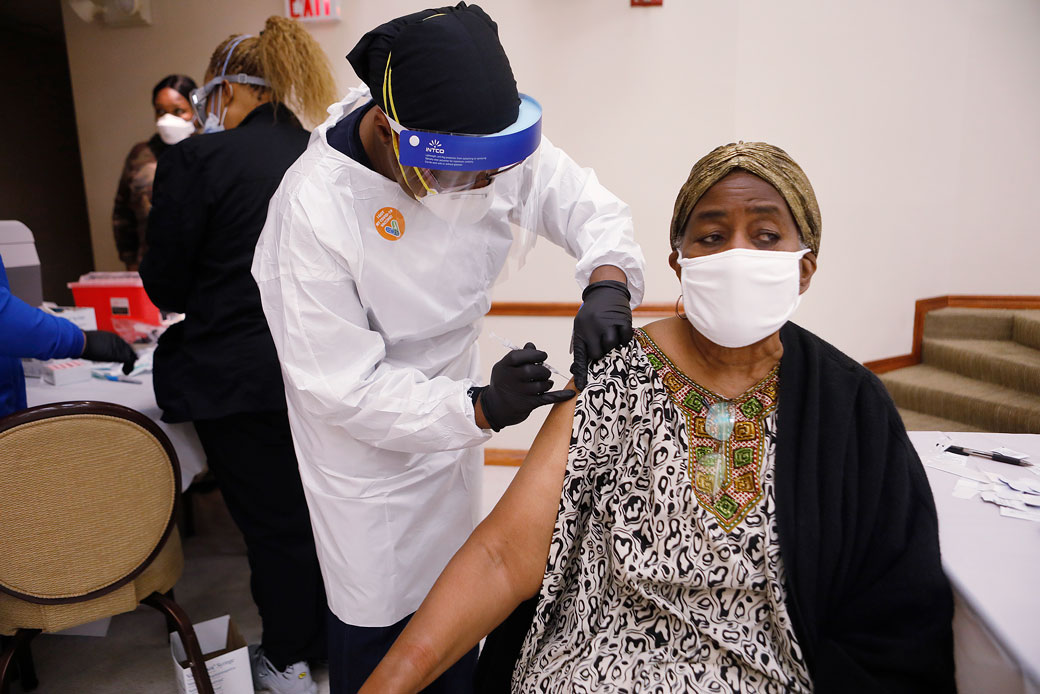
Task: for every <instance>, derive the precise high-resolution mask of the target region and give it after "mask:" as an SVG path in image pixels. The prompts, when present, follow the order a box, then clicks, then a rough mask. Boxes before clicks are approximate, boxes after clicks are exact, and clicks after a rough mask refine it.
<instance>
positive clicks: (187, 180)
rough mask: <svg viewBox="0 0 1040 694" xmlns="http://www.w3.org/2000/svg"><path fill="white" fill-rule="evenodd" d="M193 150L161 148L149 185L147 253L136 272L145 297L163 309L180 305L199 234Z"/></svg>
mask: <svg viewBox="0 0 1040 694" xmlns="http://www.w3.org/2000/svg"><path fill="white" fill-rule="evenodd" d="M193 154H194V153H193V152H189V148H187V147H185V146H184V144H182V145H180V146H178V147H174V148H172V149H170V150H168V151H167V152H165V153H164V154H163V156H162V157H161V160H160V162H159V165H158V167H157V169H156V173H155V182H154V183H153V187H152V207H151V212H150V213H149V215H148V230H147V240H148V252H147V253H146V254H145V257H144V259H143V260H142V261H141V270H140V272H141V279H142V281H143V282H144V286H145V290H146V291H147V292H148V296H149V298H150V299H151V300H152V302H153V303H154V304H155V305H156V306H158V307H159V308H161V309H163V310H166V311H180V312H183V311H184V310H185V308H186V306H185V302H186V301H187V296H188V292H189V289H190V287H191V286H192V285H193V284H194V270H195V259H196V256H197V254H198V250H199V248H200V247H201V245H202V243H203V240H204V239H205V230H206V224H207V218H206V217H207V213H208V211H207V207H206V204H205V188H206V184H205V181H204V175H203V172H202V171H201V164H200V162H199V160H198V159H197V157H195V156H192V155H193Z"/></svg>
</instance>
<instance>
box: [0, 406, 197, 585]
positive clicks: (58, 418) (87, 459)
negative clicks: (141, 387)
mask: <svg viewBox="0 0 1040 694" xmlns="http://www.w3.org/2000/svg"><path fill="white" fill-rule="evenodd" d="M179 480H180V470H179V466H178V463H177V455H176V453H175V452H174V449H173V445H172V444H171V443H170V440H169V439H168V438H167V437H166V434H164V433H163V431H162V430H161V429H160V428H159V427H158V426H157V425H156V424H155V422H153V421H151V420H150V419H148V418H147V417H145V416H144V415H142V414H141V413H139V412H137V411H135V410H132V409H130V408H128V407H123V406H122V405H115V404H112V403H102V402H63V403H54V404H51V405H41V406H40V407H32V408H29V409H27V410H22V411H21V412H16V413H15V414H12V415H9V416H8V417H5V418H3V419H0V548H2V550H0V590H2V591H4V592H6V593H9V594H11V595H13V596H15V597H17V598H20V599H22V600H26V601H28V602H34V603H40V604H54V603H71V602H79V601H82V600H89V599H91V598H94V597H98V596H100V595H104V594H106V593H109V592H111V591H113V590H116V589H117V588H119V587H121V586H123V585H125V584H126V583H127V582H129V581H131V580H133V579H134V578H135V577H136V576H137V575H138V574H140V573H141V572H142V571H143V570H144V569H145V568H146V567H147V566H148V564H149V563H151V561H152V560H153V559H154V558H155V556H156V555H157V554H158V552H159V550H161V549H162V546H163V544H164V543H165V542H166V539H167V537H168V536H169V533H170V531H171V528H172V527H173V523H174V514H175V512H176V505H177V503H178V487H177V484H178V481H179Z"/></svg>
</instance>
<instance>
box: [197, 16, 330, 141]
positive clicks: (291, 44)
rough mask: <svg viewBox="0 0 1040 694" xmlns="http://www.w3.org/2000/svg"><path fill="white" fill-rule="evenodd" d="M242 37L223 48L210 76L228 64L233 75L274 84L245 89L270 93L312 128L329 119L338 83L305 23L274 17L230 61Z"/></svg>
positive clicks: (226, 41)
mask: <svg viewBox="0 0 1040 694" xmlns="http://www.w3.org/2000/svg"><path fill="white" fill-rule="evenodd" d="M239 38H241V34H233V35H231V36H229V37H228V38H226V39H224V40H223V41H222V42H221V43H220V45H219V46H217V49H216V50H215V51H213V56H212V57H211V58H210V59H209V67H207V68H206V75H207V77H213V76H216V75H217V74H218V73H219V71H220V69H221V67H223V65H224V61H225V60H228V64H227V74H229V75H234V74H238V73H243V74H246V75H253V76H254V77H263V78H264V79H265V80H267V82H268V84H269V85H270V86H268V87H261V86H254V85H242V86H248V87H249V88H250V89H253V90H255V91H256V92H258V93H263V92H270V93H271V100H272V101H277V102H280V103H283V104H285V105H286V106H288V107H289V108H290V109H291V110H292V111H293V112H294V113H295V114H296V115H297V117H299V118H300V120H301V121H303V122H304V123H305V124H307V125H311V126H313V125H316V124H318V123H320V122H321V121H323V120H324V119H325V109H326V108H327V107H328V105H329V104H331V103H332V102H333V101H335V100H336V98H337V94H336V82H335V80H334V79H333V77H332V69H331V67H330V66H329V59H328V56H326V55H325V51H323V50H322V49H321V46H319V45H318V42H317V41H315V40H314V38H313V37H312V36H311V35H310V34H309V33H308V32H307V30H306V29H304V28H303V27H302V26H301V25H300V23H299V22H297V21H294V20H292V19H286V18H285V17H268V18H267V22H265V24H264V30H263V31H262V32H260V36H251V37H249V38H246V39H243V40H242V42H241V43H239V44H238V45H237V46H235V50H234V53H232V55H231V58H230V60H229V59H228V56H227V51H228V49H229V48H230V47H231V45H232V44H233V43H234V42H235V41H237V40H238V39H239Z"/></svg>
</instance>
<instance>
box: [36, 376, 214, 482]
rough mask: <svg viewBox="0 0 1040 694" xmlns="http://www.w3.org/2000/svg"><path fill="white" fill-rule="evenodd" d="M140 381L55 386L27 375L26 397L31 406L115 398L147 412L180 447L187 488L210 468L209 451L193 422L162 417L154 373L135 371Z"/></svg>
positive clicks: (104, 400)
mask: <svg viewBox="0 0 1040 694" xmlns="http://www.w3.org/2000/svg"><path fill="white" fill-rule="evenodd" d="M134 378H135V379H138V380H140V381H141V383H140V384H137V383H125V382H115V381H105V380H102V379H99V378H92V379H90V380H89V381H81V382H79V383H70V384H67V385H63V386H52V385H50V384H48V383H44V382H43V380H41V379H39V378H27V379H25V397H26V401H27V403H28V405H29V407H35V406H36V405H46V404H48V403H52V402H66V401H69V400H98V401H101V402H114V403H116V404H117V405H123V406H125V407H129V408H131V409H133V410H137V411H138V412H140V413H141V414H143V415H145V416H146V417H148V418H149V419H151V420H152V421H154V422H155V423H156V424H158V425H159V428H160V429H162V430H163V431H164V432H165V433H166V435H167V436H168V437H169V438H170V443H172V444H173V448H174V450H175V451H177V460H178V461H179V462H180V467H181V489H182V490H184V489H187V488H188V485H190V484H191V481H192V480H193V479H194V478H195V475H197V474H198V473H200V472H202V471H203V470H205V469H206V454H205V453H204V452H203V451H202V444H201V443H199V437H198V435H196V433H195V427H193V426H192V425H191V423H190V422H185V423H180V424H169V423H167V422H164V421H162V419H161V417H162V410H160V409H159V406H158V405H157V404H156V403H155V391H154V390H152V374H150V373H144V374H135V375H134Z"/></svg>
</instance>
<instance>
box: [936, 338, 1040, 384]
mask: <svg viewBox="0 0 1040 694" xmlns="http://www.w3.org/2000/svg"><path fill="white" fill-rule="evenodd" d="M922 347H923V351H922V353H921V354H922V360H923V361H924V363H925V364H928V365H930V366H935V367H937V368H940V369H945V370H946V371H952V372H954V373H958V374H960V375H961V376H967V377H969V378H977V379H979V380H980V381H987V382H989V383H996V384H997V385H1002V386H1007V387H1008V388H1014V389H1015V390H1020V391H1022V392H1024V393H1029V394H1032V395H1038V394H1040V350H1036V349H1033V348H1032V347H1026V346H1025V345H1022V344H1019V343H1018V342H1013V341H1011V340H940V339H935V338H926V339H925V340H924V342H923V346H922Z"/></svg>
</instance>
